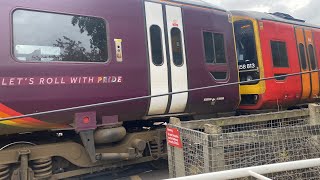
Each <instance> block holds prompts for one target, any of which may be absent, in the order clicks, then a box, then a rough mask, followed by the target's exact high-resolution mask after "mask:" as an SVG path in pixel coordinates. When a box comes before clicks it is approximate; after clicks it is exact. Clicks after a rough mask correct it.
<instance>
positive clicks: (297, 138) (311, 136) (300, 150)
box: [168, 116, 320, 179]
mask: <svg viewBox="0 0 320 180" xmlns="http://www.w3.org/2000/svg"><path fill="white" fill-rule="evenodd" d="M169 126H170V127H171V128H177V129H178V130H179V133H180V137H181V141H182V144H183V147H182V148H181V149H180V148H177V147H173V146H168V155H169V170H170V175H171V177H178V176H189V175H196V174H202V173H208V172H217V171H224V170H232V169H238V168H246V167H252V166H260V165H267V164H274V163H282V162H290V161H298V160H306V159H312V158H319V157H320V146H319V140H320V137H319V135H320V125H313V124H310V122H309V116H298V117H294V118H284V119H273V120H270V121H265V122H253V123H243V124H242V123H239V124H234V125H227V126H220V127H221V128H220V131H219V133H217V134H208V133H205V132H204V130H203V129H196V130H194V129H188V128H184V127H181V126H174V125H169ZM319 170H320V167H314V168H308V169H300V170H294V171H287V172H281V173H272V174H265V175H264V176H266V177H269V178H271V179H320V174H319V173H320V171H319ZM242 179H243V178H242ZM244 179H254V178H251V177H247V178H244Z"/></svg>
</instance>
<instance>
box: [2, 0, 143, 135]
mask: <svg viewBox="0 0 320 180" xmlns="http://www.w3.org/2000/svg"><path fill="white" fill-rule="evenodd" d="M102 7H103V8H102ZM17 9H19V10H23V11H24V10H25V11H27V12H31V13H33V12H39V11H40V10H41V11H40V12H43V13H46V15H47V13H48V14H50V15H55V14H58V15H67V16H68V17H69V16H71V17H97V18H102V19H103V21H105V23H106V31H107V32H106V35H107V41H108V42H107V51H108V61H107V62H92V63H91V62H89V63H88V62H39V61H41V60H38V61H35V60H31V61H30V62H27V61H26V60H25V59H24V60H23V58H24V57H19V58H20V60H18V58H17V57H16V56H15V51H18V49H17V48H18V47H20V50H19V51H21V52H22V51H25V52H27V51H30V50H28V49H23V48H22V50H21V47H26V46H27V47H29V49H30V47H32V48H33V49H34V47H40V46H44V45H43V44H41V42H39V44H37V43H34V44H32V43H33V42H31V41H30V42H29V41H25V42H23V41H21V42H20V41H19V39H17V38H18V37H16V36H15V34H18V35H19V34H20V35H21V34H22V35H23V36H22V35H21V37H27V36H31V37H32V36H36V35H37V36H36V37H35V38H34V39H36V38H39V37H40V36H39V34H43V33H44V34H43V35H42V36H41V37H42V38H43V39H40V40H39V41H42V40H46V38H50V35H51V34H50V33H53V31H59V32H63V31H61V29H63V27H56V24H57V23H56V22H55V21H54V19H52V20H51V21H49V20H48V19H41V18H44V17H46V16H43V17H41V16H37V18H38V19H34V21H37V23H39V24H41V26H39V27H41V28H40V29H39V32H27V30H28V26H25V27H26V28H25V29H22V27H24V26H23V21H24V20H27V19H26V18H27V17H26V16H20V17H18V15H19V14H15V13H16V12H18V11H17ZM0 15H1V18H0V19H1V20H0V21H1V24H2V26H1V29H0V41H1V49H0V61H1V62H0V63H1V66H0V77H1V83H2V84H1V86H0V92H1V93H0V99H1V105H3V106H1V107H2V108H1V109H0V111H1V113H2V116H1V117H7V116H13V115H20V114H28V113H34V112H41V111H48V110H53V109H60V108H67V107H74V106H80V105H87V104H92V103H101V102H107V101H112V100H119V99H125V98H132V97H140V96H146V95H148V94H149V79H148V76H149V75H148V70H147V69H148V67H147V65H148V64H147V56H146V55H147V53H146V45H145V44H146V39H145V22H144V17H143V6H142V3H141V1H139V0H134V1H132V0H124V1H101V0H94V1H85V0H77V1H74V0H67V1H64V2H61V1H50V0H48V1H40V0H39V1H37V0H36V1H32V2H31V1H16V0H13V1H6V2H2V5H1V7H0ZM14 15H15V16H17V17H14ZM54 17H55V16H54ZM17 18H20V19H17ZM56 21H57V20H56ZM21 22H22V23H21ZM15 23H16V24H18V25H14V24H15ZM19 23H20V24H19ZM30 23H31V22H30ZM68 23H69V25H71V24H73V23H76V21H75V22H72V21H70V22H67V23H65V24H68ZM13 25H14V26H13ZM74 27H75V28H76V27H79V31H82V30H83V33H88V32H87V31H86V27H82V28H83V29H82V30H81V24H74ZM13 31H14V32H13ZM46 33H47V34H46ZM11 34H13V35H11ZM56 38H57V41H58V40H59V39H60V40H65V39H66V38H69V39H71V38H70V37H66V38H64V34H61V36H60V37H56ZM66 40H67V39H66ZM71 40H73V39H71ZM115 40H118V41H120V42H121V43H122V53H123V57H118V54H117V53H116V50H117V49H116V44H115V43H116V41H115ZM74 41H75V42H76V41H78V39H75V40H74ZM13 42H15V43H14V45H13ZM69 44H70V43H69ZM13 46H14V47H13ZM47 46H49V45H47ZM41 48H42V47H41ZM50 48H51V51H52V49H54V47H53V45H52V44H51V45H50ZM70 48H72V47H70ZM88 48H89V47H88ZM79 49H81V47H80V48H79ZM40 50H41V51H45V50H43V49H40ZM29 53H30V52H29ZM120 58H121V59H120ZM21 59H22V60H21ZM105 60H107V59H105ZM18 78H22V79H21V80H20V79H18ZM147 106H148V100H139V101H134V102H128V103H121V104H115V105H112V106H101V107H98V108H91V109H85V110H82V111H96V112H97V113H98V117H102V116H113V115H116V116H118V115H119V119H120V120H130V119H133V120H134V119H138V118H140V117H142V116H144V114H145V113H146V110H147ZM75 112H77V111H73V112H67V113H56V114H52V115H49V116H41V117H36V118H35V119H32V121H34V122H35V123H34V124H30V122H31V120H30V119H21V120H15V121H13V123H15V124H14V125H15V126H17V127H18V129H16V128H15V129H14V131H27V130H28V129H19V127H20V128H26V127H31V128H32V129H31V130H34V129H35V128H38V129H39V128H40V129H41V128H43V127H44V126H46V128H48V127H49V126H48V125H44V124H42V123H41V121H44V122H47V123H52V124H71V123H72V122H73V120H74V113H75ZM80 112H81V111H80ZM38 119H40V120H41V121H38ZM100 120H101V119H99V121H100ZM100 122H101V121H100ZM5 123H6V122H3V123H2V124H5ZM37 123H38V124H37ZM7 125H12V124H7ZM14 131H10V128H7V127H4V128H1V132H2V133H12V132H14Z"/></svg>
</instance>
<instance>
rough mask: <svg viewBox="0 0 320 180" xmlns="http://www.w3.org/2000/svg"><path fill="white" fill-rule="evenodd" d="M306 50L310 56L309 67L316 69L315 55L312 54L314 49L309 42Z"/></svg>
mask: <svg viewBox="0 0 320 180" xmlns="http://www.w3.org/2000/svg"><path fill="white" fill-rule="evenodd" d="M308 50H309V57H310V61H311V68H312V70H316V69H317V62H316V57H315V55H314V49H313V46H312V45H311V44H309V46H308Z"/></svg>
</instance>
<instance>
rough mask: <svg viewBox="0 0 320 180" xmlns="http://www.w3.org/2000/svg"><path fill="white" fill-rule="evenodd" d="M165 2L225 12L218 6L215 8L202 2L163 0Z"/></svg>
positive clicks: (197, 0)
mask: <svg viewBox="0 0 320 180" xmlns="http://www.w3.org/2000/svg"><path fill="white" fill-rule="evenodd" d="M165 1H167V2H176V3H180V4H187V5H188V4H189V5H193V6H198V7H204V8H209V9H215V10H219V11H223V12H227V10H226V9H224V8H222V7H219V6H216V5H214V4H212V3H209V2H205V1H203V0H165Z"/></svg>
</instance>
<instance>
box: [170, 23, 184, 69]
mask: <svg viewBox="0 0 320 180" xmlns="http://www.w3.org/2000/svg"><path fill="white" fill-rule="evenodd" d="M171 43H172V55H173V63H174V64H175V65H176V66H181V65H182V64H183V54H182V53H183V52H182V39H181V31H180V29H179V28H172V29H171Z"/></svg>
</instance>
